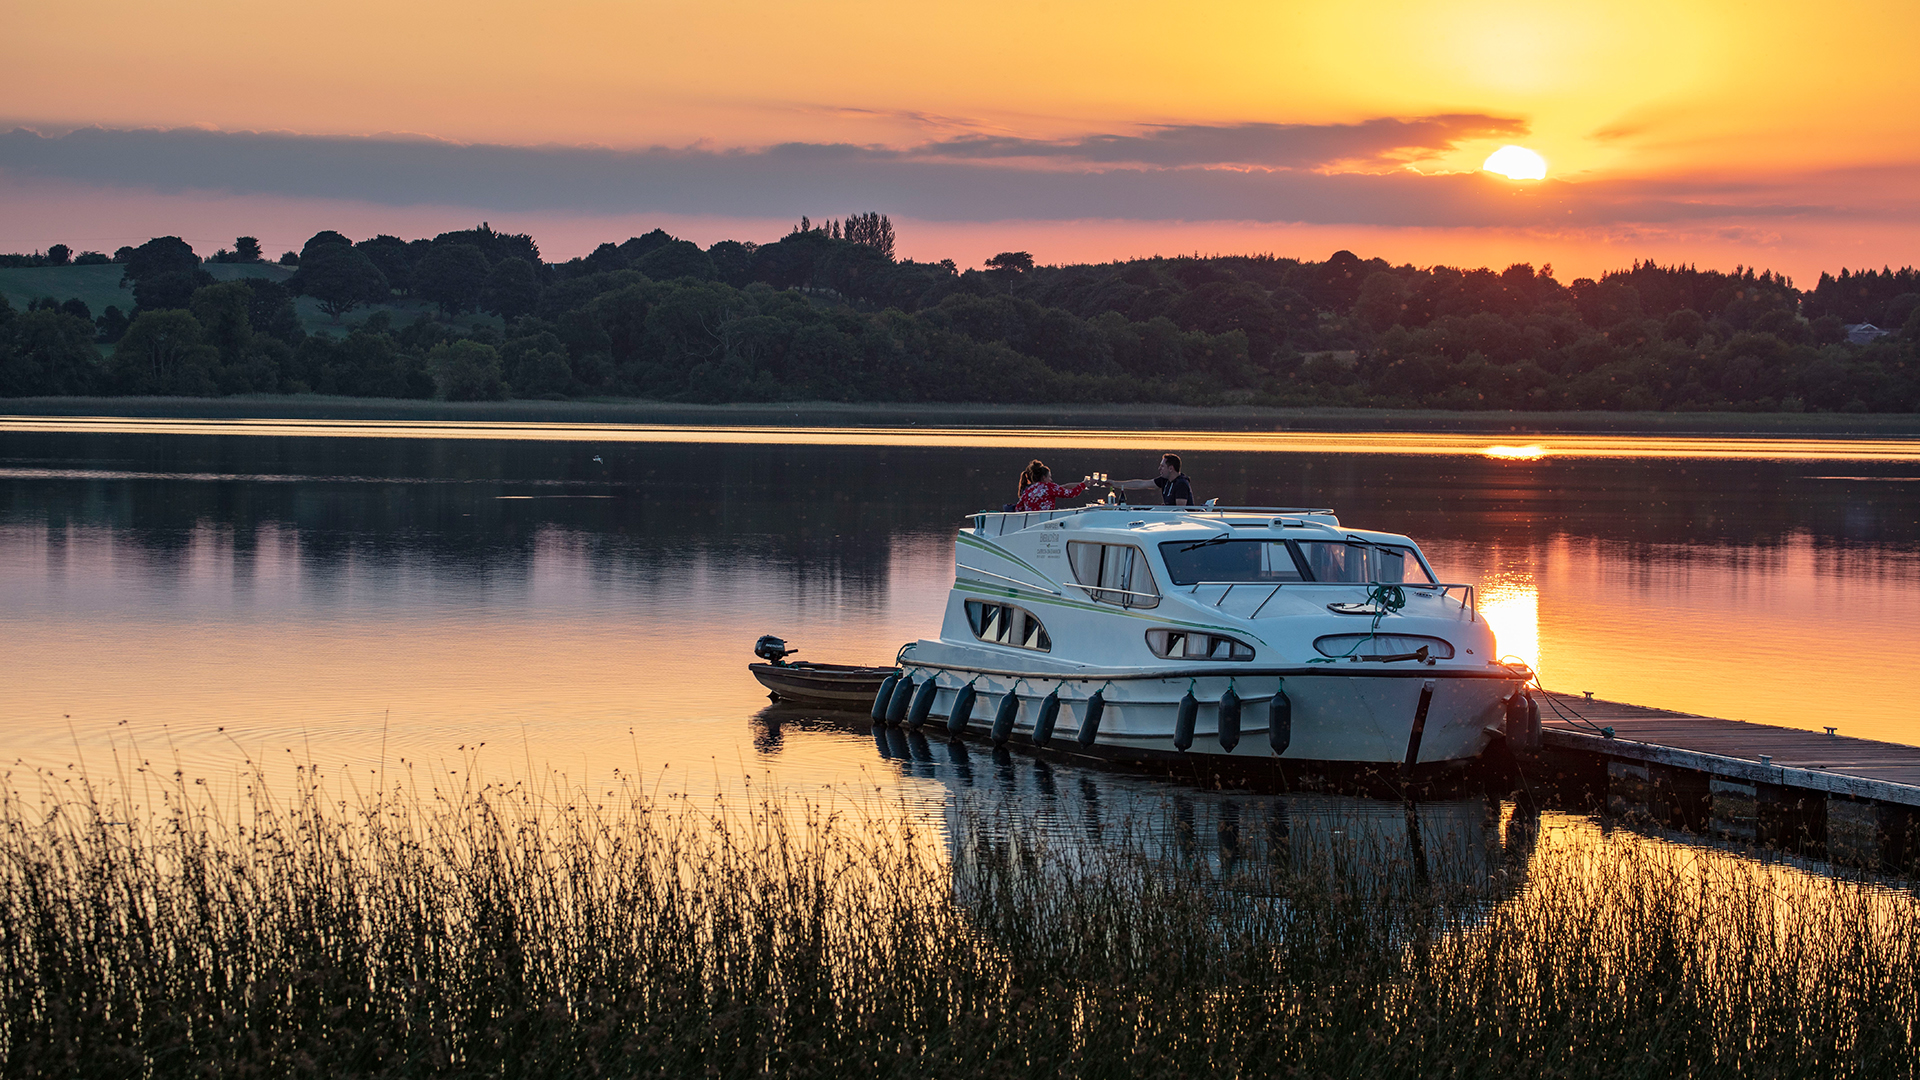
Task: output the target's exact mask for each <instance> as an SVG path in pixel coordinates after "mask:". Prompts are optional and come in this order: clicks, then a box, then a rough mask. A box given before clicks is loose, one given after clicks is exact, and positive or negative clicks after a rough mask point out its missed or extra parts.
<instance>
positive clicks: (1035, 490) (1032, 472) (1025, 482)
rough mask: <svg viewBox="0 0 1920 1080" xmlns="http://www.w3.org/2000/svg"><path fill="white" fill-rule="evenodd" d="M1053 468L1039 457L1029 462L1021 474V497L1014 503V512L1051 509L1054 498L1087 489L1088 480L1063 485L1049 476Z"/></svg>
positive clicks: (1061, 497)
mask: <svg viewBox="0 0 1920 1080" xmlns="http://www.w3.org/2000/svg"><path fill="white" fill-rule="evenodd" d="M1052 475H1053V470H1052V469H1049V468H1047V467H1046V465H1045V464H1043V463H1042V462H1041V461H1040V459H1039V458H1034V459H1033V460H1032V461H1030V462H1028V463H1027V468H1026V471H1025V472H1023V473H1021V474H1020V498H1019V500H1018V501H1017V502H1015V503H1014V504H1013V512H1014V513H1016V514H1020V513H1025V512H1027V511H1029V510H1051V509H1053V500H1055V499H1071V498H1073V497H1074V496H1075V495H1078V494H1080V493H1081V492H1083V491H1085V490H1087V484H1086V481H1084V480H1083V481H1081V482H1080V483H1078V484H1067V485H1065V486H1062V485H1060V484H1056V483H1054V482H1053V481H1052V480H1051V479H1049V477H1051V476H1052Z"/></svg>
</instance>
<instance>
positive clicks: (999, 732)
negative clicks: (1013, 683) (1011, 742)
mask: <svg viewBox="0 0 1920 1080" xmlns="http://www.w3.org/2000/svg"><path fill="white" fill-rule="evenodd" d="M1019 716H1020V695H1019V694H1016V693H1014V692H1013V691H1012V690H1008V691H1007V696H1006V697H1003V698H1001V699H1000V711H999V712H996V713H994V714H993V733H992V739H993V745H994V746H996V747H998V746H1005V745H1007V740H1008V739H1009V738H1012V737H1013V722H1014V720H1016V719H1018V718H1019Z"/></svg>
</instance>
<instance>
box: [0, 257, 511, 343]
mask: <svg viewBox="0 0 1920 1080" xmlns="http://www.w3.org/2000/svg"><path fill="white" fill-rule="evenodd" d="M202 269H204V270H206V272H207V273H209V274H212V275H213V276H214V278H215V279H216V280H219V281H235V280H238V279H240V278H246V277H263V278H268V279H270V280H273V281H285V280H287V278H289V277H291V276H293V271H292V269H290V268H289V267H285V266H280V265H278V264H276V263H205V264H203V265H202ZM120 271H121V267H119V266H115V265H111V264H109V265H107V266H37V267H31V268H25V269H21V268H10V269H0V295H4V296H6V298H7V302H8V303H10V304H12V305H13V308H14V310H15V311H20V310H23V309H24V308H25V307H26V306H27V305H28V304H29V303H31V302H32V301H35V300H38V299H40V298H42V297H47V296H51V297H53V298H54V299H55V300H60V301H66V300H70V299H73V298H74V297H78V298H79V299H80V300H81V301H83V302H84V303H85V304H86V305H87V308H88V309H89V310H90V311H92V312H93V314H94V315H95V316H96V317H98V316H99V315H100V314H101V313H102V312H104V311H106V310H107V308H108V307H109V306H112V307H117V308H119V309H120V310H121V311H123V312H124V311H132V310H133V290H131V289H123V288H121V287H120ZM294 309H295V310H296V311H298V312H299V313H300V326H301V328H302V329H304V330H306V331H307V332H308V333H310V334H313V333H320V332H322V331H325V332H327V333H332V334H336V335H337V334H342V333H345V332H346V331H348V330H350V329H352V328H353V327H355V326H358V325H360V324H361V323H363V322H365V321H366V320H367V319H368V318H369V317H371V316H372V315H373V313H374V312H376V311H386V312H389V313H391V315H392V317H393V325H394V326H396V327H399V326H405V325H407V324H408V323H410V322H412V321H413V320H415V319H417V318H419V317H420V316H421V315H422V314H432V313H433V312H434V307H433V305H432V304H429V303H427V302H425V301H423V300H408V299H402V298H399V297H395V298H394V299H393V300H392V301H391V302H389V303H386V304H380V305H376V306H374V307H368V308H359V309H357V310H355V311H352V312H349V313H348V314H346V315H344V316H342V317H341V318H340V321H338V322H335V321H334V320H333V318H332V316H330V315H328V314H327V313H326V312H324V311H321V310H320V305H319V303H318V302H317V301H315V300H314V299H313V298H311V297H300V298H299V299H297V300H295V301H294ZM453 325H455V326H458V327H461V328H463V329H473V328H477V327H480V326H488V325H491V326H494V327H498V326H499V325H500V320H499V319H496V318H493V317H492V316H488V315H477V314H469V315H462V316H460V317H459V318H457V319H455V320H453Z"/></svg>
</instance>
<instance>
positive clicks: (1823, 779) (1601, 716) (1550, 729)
mask: <svg viewBox="0 0 1920 1080" xmlns="http://www.w3.org/2000/svg"><path fill="white" fill-rule="evenodd" d="M1542 698H1543V700H1542V701H1541V705H1542V709H1541V722H1542V726H1543V729H1544V730H1543V735H1544V736H1545V737H1546V738H1547V740H1548V742H1549V745H1553V746H1557V747H1560V748H1562V749H1569V750H1575V749H1577V750H1581V751H1585V752H1587V753H1597V754H1603V755H1606V756H1610V757H1616V758H1625V759H1630V760H1642V761H1654V762H1660V763H1662V764H1670V765H1681V766H1685V767H1689V768H1697V769H1700V770H1701V771H1704V772H1710V773H1713V774H1714V775H1719V776H1727V777H1731V778H1736V779H1744V780H1748V781H1761V782H1767V783H1776V784H1785V785H1787V786H1790V787H1803V788H1809V789H1812V790H1817V791H1826V792H1830V793H1833V794H1840V795H1850V796H1854V797H1857V798H1869V799H1878V800H1882V801H1887V802H1895V803H1902V804H1905V805H1909V806H1920V746H1907V745H1904V744H1902V743H1891V742H1881V741H1879V740H1877V739H1859V738H1854V737H1852V736H1849V735H1839V734H1834V735H1828V734H1825V733H1823V732H1818V731H1802V730H1799V729H1798V728H1785V727H1776V726H1774V725H1772V724H1755V723H1749V722H1747V721H1744V720H1725V719H1721V718H1720V717H1715V716H1697V715H1695V714H1693V713H1683V712H1675V711H1673V710H1671V709H1654V708H1648V707H1646V706H1643V705H1629V704H1627V703H1625V702H1619V701H1606V700H1601V699H1593V698H1585V697H1581V696H1579V695H1575V694H1563V693H1556V692H1553V691H1548V692H1547V693H1545V694H1543V695H1542ZM1608 727H1610V728H1612V729H1613V737H1612V738H1611V739H1609V738H1606V737H1605V736H1604V735H1603V734H1601V732H1600V731H1599V730H1598V729H1600V728H1608ZM1762 756H1765V757H1767V758H1768V759H1769V760H1768V761H1767V762H1766V763H1762V762H1761V760H1760V759H1761V757H1762Z"/></svg>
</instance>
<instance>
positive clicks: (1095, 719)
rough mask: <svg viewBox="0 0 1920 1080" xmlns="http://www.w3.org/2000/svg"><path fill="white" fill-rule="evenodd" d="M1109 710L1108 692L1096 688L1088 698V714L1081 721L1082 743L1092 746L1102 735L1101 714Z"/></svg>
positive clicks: (1082, 744)
mask: <svg viewBox="0 0 1920 1080" xmlns="http://www.w3.org/2000/svg"><path fill="white" fill-rule="evenodd" d="M1106 711H1107V693H1106V691H1105V690H1095V691H1094V692H1093V696H1092V697H1090V698H1088V699H1087V715H1086V716H1085V717H1084V718H1083V719H1081V721H1080V745H1081V746H1092V745H1093V740H1094V739H1095V738H1097V737H1099V735H1100V714H1101V713H1103V712H1106Z"/></svg>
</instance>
